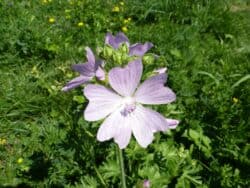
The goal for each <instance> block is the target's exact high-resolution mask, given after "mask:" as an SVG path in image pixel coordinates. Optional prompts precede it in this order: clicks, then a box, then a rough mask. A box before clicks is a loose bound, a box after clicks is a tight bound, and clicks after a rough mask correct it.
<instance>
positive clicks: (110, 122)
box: [97, 110, 131, 149]
mask: <svg viewBox="0 0 250 188" xmlns="http://www.w3.org/2000/svg"><path fill="white" fill-rule="evenodd" d="M127 120H128V119H127V118H125V117H124V116H122V115H121V113H120V111H119V110H117V111H115V112H113V113H112V114H111V115H110V116H109V117H107V119H105V121H104V122H103V123H102V125H101V126H100V128H99V130H98V132H97V140H99V141H101V142H103V141H106V140H109V139H111V138H114V141H115V142H116V143H117V144H118V145H119V148H120V149H124V148H125V147H126V146H127V145H128V143H129V140H130V138H131V128H130V125H129V124H128V121H127Z"/></svg>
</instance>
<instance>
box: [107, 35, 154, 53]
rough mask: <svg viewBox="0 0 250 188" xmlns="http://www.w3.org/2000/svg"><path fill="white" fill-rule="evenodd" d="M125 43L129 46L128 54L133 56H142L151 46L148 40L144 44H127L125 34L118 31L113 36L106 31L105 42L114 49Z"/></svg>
mask: <svg viewBox="0 0 250 188" xmlns="http://www.w3.org/2000/svg"><path fill="white" fill-rule="evenodd" d="M122 43H125V44H126V45H127V46H128V47H129V55H131V56H133V55H135V56H140V57H141V56H143V55H144V54H145V53H146V52H147V51H148V50H149V49H150V48H152V47H153V44H152V43H150V42H146V43H144V44H141V43H135V44H133V45H130V44H129V40H128V38H127V36H126V35H125V34H124V33H122V32H119V33H117V35H116V36H113V35H112V34H111V33H108V34H107V35H106V37H105V44H109V45H110V46H112V47H113V48H114V49H118V48H119V46H120V45H121V44H122Z"/></svg>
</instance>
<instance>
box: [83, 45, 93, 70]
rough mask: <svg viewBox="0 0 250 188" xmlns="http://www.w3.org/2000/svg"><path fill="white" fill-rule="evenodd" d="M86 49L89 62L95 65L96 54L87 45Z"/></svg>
mask: <svg viewBox="0 0 250 188" xmlns="http://www.w3.org/2000/svg"><path fill="white" fill-rule="evenodd" d="M85 50H86V52H87V60H88V63H89V64H92V65H93V66H94V65H95V56H94V54H93V52H92V50H91V49H90V48H89V47H86V48H85Z"/></svg>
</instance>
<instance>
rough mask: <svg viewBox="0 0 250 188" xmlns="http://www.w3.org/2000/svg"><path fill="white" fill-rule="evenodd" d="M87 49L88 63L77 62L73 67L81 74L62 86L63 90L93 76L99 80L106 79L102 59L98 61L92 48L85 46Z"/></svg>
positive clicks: (87, 80) (82, 82)
mask: <svg viewBox="0 0 250 188" xmlns="http://www.w3.org/2000/svg"><path fill="white" fill-rule="evenodd" d="M85 49H86V51H87V60H88V61H87V63H83V64H75V65H73V66H72V69H73V70H74V71H76V72H79V73H80V76H78V77H76V78H74V79H73V80H71V81H70V82H68V83H67V84H66V86H64V87H63V88H62V91H68V90H71V89H73V88H75V87H78V86H80V85H81V84H85V83H87V82H89V81H90V80H91V79H92V78H93V77H97V79H99V80H104V79H105V72H104V71H103V69H102V68H101V64H102V61H97V60H96V59H95V56H94V54H93V52H92V50H91V49H90V48H89V47H86V48H85Z"/></svg>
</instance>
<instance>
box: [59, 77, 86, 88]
mask: <svg viewBox="0 0 250 188" xmlns="http://www.w3.org/2000/svg"><path fill="white" fill-rule="evenodd" d="M90 80H91V77H86V76H78V77H76V78H74V79H73V80H71V81H69V82H68V83H67V84H66V86H64V87H63V88H62V91H69V90H71V89H73V88H75V87H78V86H80V85H82V84H85V83H88V82H89V81H90Z"/></svg>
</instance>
